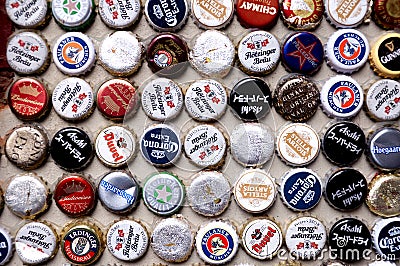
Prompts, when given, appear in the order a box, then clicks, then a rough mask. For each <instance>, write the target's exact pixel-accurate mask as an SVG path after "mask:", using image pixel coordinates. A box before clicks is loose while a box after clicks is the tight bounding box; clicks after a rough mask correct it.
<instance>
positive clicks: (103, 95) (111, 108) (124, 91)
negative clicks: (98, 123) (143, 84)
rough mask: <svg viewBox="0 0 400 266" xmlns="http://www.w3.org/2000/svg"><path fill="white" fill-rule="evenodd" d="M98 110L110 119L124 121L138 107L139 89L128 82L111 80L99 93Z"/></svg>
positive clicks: (102, 86)
mask: <svg viewBox="0 0 400 266" xmlns="http://www.w3.org/2000/svg"><path fill="white" fill-rule="evenodd" d="M96 98H97V101H96V103H97V109H99V111H100V112H101V113H102V114H103V115H104V116H105V117H107V118H108V119H111V120H115V121H122V120H123V119H124V118H125V116H128V115H131V114H133V113H134V111H135V110H136V109H137V107H138V103H139V95H138V92H137V89H136V88H135V87H134V86H133V85H132V84H131V83H130V82H129V81H127V80H124V79H111V80H109V81H106V82H104V83H103V84H102V85H101V86H100V88H99V89H98V91H97V96H96Z"/></svg>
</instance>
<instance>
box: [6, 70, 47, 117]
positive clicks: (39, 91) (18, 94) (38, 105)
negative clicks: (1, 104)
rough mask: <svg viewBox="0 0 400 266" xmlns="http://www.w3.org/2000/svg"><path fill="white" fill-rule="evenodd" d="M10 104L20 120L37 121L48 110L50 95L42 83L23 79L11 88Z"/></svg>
mask: <svg viewBox="0 0 400 266" xmlns="http://www.w3.org/2000/svg"><path fill="white" fill-rule="evenodd" d="M8 104H9V106H10V109H11V111H12V112H13V113H14V114H15V115H16V116H17V117H18V118H19V119H21V120H35V119H38V118H40V117H41V116H42V115H43V114H44V113H46V111H47V110H48V108H49V93H48V92H47V89H46V87H45V86H44V85H43V84H42V83H41V82H40V81H38V80H36V79H33V78H22V79H19V80H17V81H15V82H14V84H13V85H12V86H11V88H10V90H9V92H8Z"/></svg>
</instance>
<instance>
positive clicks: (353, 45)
mask: <svg viewBox="0 0 400 266" xmlns="http://www.w3.org/2000/svg"><path fill="white" fill-rule="evenodd" d="M339 53H340V55H341V56H342V57H343V58H344V59H346V60H354V59H356V58H357V57H358V56H359V55H360V53H361V46H360V45H359V42H358V41H357V40H356V39H354V38H348V39H344V40H342V41H341V42H340V44H339Z"/></svg>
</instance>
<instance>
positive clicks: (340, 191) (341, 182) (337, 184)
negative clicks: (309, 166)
mask: <svg viewBox="0 0 400 266" xmlns="http://www.w3.org/2000/svg"><path fill="white" fill-rule="evenodd" d="M367 194H368V184H367V179H366V178H365V177H364V175H363V174H362V173H360V172H359V171H357V170H355V169H353V168H341V169H337V170H334V171H332V172H329V173H328V174H327V180H326V183H325V199H326V200H327V202H328V203H329V204H330V205H331V206H332V207H333V208H335V209H338V210H340V211H352V210H355V209H357V208H359V207H360V206H361V205H362V204H363V203H364V202H365V199H366V198H367Z"/></svg>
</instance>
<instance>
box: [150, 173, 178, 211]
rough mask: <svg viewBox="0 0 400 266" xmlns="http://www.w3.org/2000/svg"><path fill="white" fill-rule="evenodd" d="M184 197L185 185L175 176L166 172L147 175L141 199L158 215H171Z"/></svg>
mask: <svg viewBox="0 0 400 266" xmlns="http://www.w3.org/2000/svg"><path fill="white" fill-rule="evenodd" d="M184 199H185V187H184V186H183V184H182V182H181V181H180V180H179V179H178V177H177V176H175V175H173V174H171V173H168V172H155V173H152V174H150V175H149V176H148V177H147V180H146V182H145V184H144V186H143V201H144V204H145V205H146V206H147V208H148V209H149V210H150V211H152V212H154V213H156V214H158V215H167V216H168V215H171V214H174V213H176V212H177V211H179V209H180V208H181V207H182V204H183V201H184Z"/></svg>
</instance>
